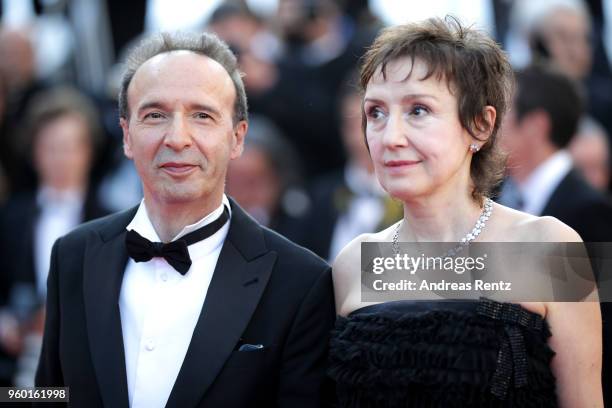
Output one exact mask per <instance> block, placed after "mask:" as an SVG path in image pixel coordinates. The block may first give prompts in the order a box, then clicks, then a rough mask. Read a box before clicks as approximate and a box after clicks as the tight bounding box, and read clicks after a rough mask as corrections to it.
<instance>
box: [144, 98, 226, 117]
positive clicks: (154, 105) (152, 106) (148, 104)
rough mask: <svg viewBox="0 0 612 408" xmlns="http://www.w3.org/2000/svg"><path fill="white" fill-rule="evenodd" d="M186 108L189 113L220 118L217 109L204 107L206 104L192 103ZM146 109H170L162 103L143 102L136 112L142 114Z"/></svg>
mask: <svg viewBox="0 0 612 408" xmlns="http://www.w3.org/2000/svg"><path fill="white" fill-rule="evenodd" d="M188 108H189V110H190V111H194V110H197V111H205V112H209V113H211V114H213V115H216V116H220V115H221V113H220V112H219V110H218V109H217V108H214V107H212V106H210V105H206V104H202V103H192V104H189V105H188ZM148 109H161V110H164V111H167V110H171V108H169V107H167V106H166V105H165V104H164V103H163V102H160V101H150V102H145V103H143V104H142V105H140V106H139V107H138V112H143V111H145V110H148Z"/></svg>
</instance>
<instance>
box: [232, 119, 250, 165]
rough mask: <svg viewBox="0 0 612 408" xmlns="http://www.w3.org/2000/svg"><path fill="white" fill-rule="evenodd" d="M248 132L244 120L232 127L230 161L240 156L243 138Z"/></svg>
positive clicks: (247, 126) (242, 148)
mask: <svg viewBox="0 0 612 408" xmlns="http://www.w3.org/2000/svg"><path fill="white" fill-rule="evenodd" d="M248 130H249V124H248V123H247V121H246V120H241V121H240V122H238V123H237V124H236V126H234V133H233V135H232V151H231V154H230V159H232V160H234V159H237V158H238V157H240V156H241V155H242V151H243V150H244V138H245V137H246V134H247V131H248Z"/></svg>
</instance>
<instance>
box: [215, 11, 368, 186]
mask: <svg viewBox="0 0 612 408" xmlns="http://www.w3.org/2000/svg"><path fill="white" fill-rule="evenodd" d="M349 3H350V4H349ZM362 3H363V2H344V1H336V0H335V1H323V0H280V1H279V2H278V8H277V13H276V15H275V16H273V17H271V18H270V20H269V21H266V20H262V19H261V18H259V17H257V16H255V15H253V14H252V13H250V12H249V11H248V9H245V8H241V7H237V6H227V4H224V5H222V6H221V7H220V8H218V9H217V11H216V12H215V13H213V15H212V17H211V23H210V25H209V28H210V29H211V30H213V31H215V32H217V33H218V34H219V35H220V36H221V37H222V38H224V39H226V40H227V41H228V43H229V44H230V46H231V47H232V48H233V49H234V50H235V51H236V52H237V55H238V58H239V61H240V65H241V69H243V70H244V72H245V73H246V76H245V85H246V87H247V91H248V92H249V104H250V109H251V111H252V112H254V113H260V114H262V115H264V116H266V117H269V118H270V119H272V120H273V121H274V123H276V124H277V125H278V126H279V128H280V129H281V130H282V131H283V133H284V134H285V135H287V138H288V140H289V141H290V142H291V143H292V144H293V145H294V147H295V149H296V150H297V151H299V152H300V156H301V157H302V158H303V161H302V163H303V167H304V175H305V177H306V178H307V179H312V178H314V177H316V176H320V175H323V174H326V173H328V172H330V171H334V170H338V169H340V168H341V167H342V166H343V165H344V160H345V157H344V150H343V148H342V141H341V138H340V136H339V129H338V126H337V122H336V121H335V118H336V109H337V106H338V91H339V87H340V85H341V84H342V80H343V79H344V78H345V76H346V75H347V74H348V72H349V71H350V70H351V69H353V68H354V66H355V64H356V63H357V60H358V58H359V56H360V55H361V54H362V53H363V51H364V48H365V46H366V45H367V44H369V42H370V41H371V39H372V38H373V33H374V30H375V29H376V28H377V27H376V26H375V25H374V24H372V23H371V21H370V20H368V19H367V18H364V17H363V14H364V13H363V9H364V8H365V10H367V7H365V6H364V5H363V4H362ZM356 5H361V6H362V8H361V9H360V8H358V7H356ZM347 11H350V13H349V12H347ZM366 14H367V13H366ZM364 22H365V23H364ZM240 33H245V35H244V36H241V35H239V34H240ZM249 36H250V37H249Z"/></svg>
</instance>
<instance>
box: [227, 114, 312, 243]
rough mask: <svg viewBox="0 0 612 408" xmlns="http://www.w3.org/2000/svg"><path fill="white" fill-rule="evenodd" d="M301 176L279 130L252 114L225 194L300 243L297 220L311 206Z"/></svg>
mask: <svg viewBox="0 0 612 408" xmlns="http://www.w3.org/2000/svg"><path fill="white" fill-rule="evenodd" d="M299 173H300V164H299V158H298V156H297V155H296V153H295V151H294V150H293V147H292V146H291V145H290V144H289V143H288V142H287V141H286V140H285V139H284V136H283V135H282V134H281V132H280V130H279V129H278V128H277V127H276V126H275V125H274V123H273V122H271V121H270V120H269V119H267V118H265V117H262V116H258V115H251V117H250V118H249V131H248V135H247V137H246V138H245V144H244V151H243V153H242V156H241V157H240V158H239V159H237V160H234V161H232V162H231V163H230V165H229V167H228V170H227V179H226V193H227V194H229V195H230V196H232V197H233V198H234V199H235V200H236V201H237V202H238V204H240V205H241V206H242V207H243V208H244V209H245V210H246V211H247V212H248V213H249V214H250V215H251V216H252V217H253V218H255V219H256V220H257V221H258V222H259V223H260V224H262V225H265V226H267V227H269V228H271V229H273V230H275V231H276V232H278V233H279V234H281V235H284V236H285V237H287V238H289V239H291V240H297V239H299V236H300V231H299V229H298V228H297V225H296V221H297V220H298V218H299V217H300V216H302V215H303V214H304V213H305V211H306V210H307V208H308V206H309V200H308V196H307V195H306V193H305V192H304V191H303V190H302V189H301V188H300V187H299V184H300V182H301V178H300V174H299Z"/></svg>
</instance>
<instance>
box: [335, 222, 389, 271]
mask: <svg viewBox="0 0 612 408" xmlns="http://www.w3.org/2000/svg"><path fill="white" fill-rule="evenodd" d="M396 228H397V223H395V224H393V225H392V226H390V227H389V228H387V229H384V230H382V231H379V232H375V233H370V234H361V235H359V236H358V237H357V238H355V239H353V240H352V241H351V242H349V243H348V244H347V245H346V246H345V247H344V248H343V249H342V251H340V253H339V254H338V256H337V257H336V259H335V260H334V263H333V267H332V274H333V275H334V276H338V275H344V274H347V273H349V274H352V273H353V272H355V271H359V267H357V268H355V265H359V262H360V261H361V244H362V243H363V242H391V241H392V240H393V233H394V232H395V229H396Z"/></svg>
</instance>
